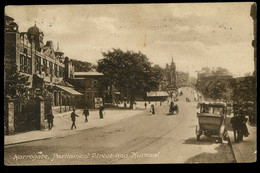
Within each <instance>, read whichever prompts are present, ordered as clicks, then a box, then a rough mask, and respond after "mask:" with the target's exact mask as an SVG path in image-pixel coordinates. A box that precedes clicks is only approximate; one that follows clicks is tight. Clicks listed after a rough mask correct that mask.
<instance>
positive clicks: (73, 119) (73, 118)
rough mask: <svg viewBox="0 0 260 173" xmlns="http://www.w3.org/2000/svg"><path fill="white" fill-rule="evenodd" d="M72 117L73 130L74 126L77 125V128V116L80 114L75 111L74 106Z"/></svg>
mask: <svg viewBox="0 0 260 173" xmlns="http://www.w3.org/2000/svg"><path fill="white" fill-rule="evenodd" d="M70 117H71V121H72V125H71V130H73V127H75V129H76V128H77V127H76V124H75V121H76V117H79V116H78V115H77V114H76V113H75V109H74V108H73V111H72V113H71V115H70Z"/></svg>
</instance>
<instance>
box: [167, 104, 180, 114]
mask: <svg viewBox="0 0 260 173" xmlns="http://www.w3.org/2000/svg"><path fill="white" fill-rule="evenodd" d="M174 113H175V114H178V113H179V106H178V105H177V104H176V103H175V104H174V102H171V103H170V109H169V114H170V115H173V114H174Z"/></svg>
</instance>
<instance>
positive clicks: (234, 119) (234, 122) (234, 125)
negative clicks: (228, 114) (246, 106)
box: [230, 115, 241, 143]
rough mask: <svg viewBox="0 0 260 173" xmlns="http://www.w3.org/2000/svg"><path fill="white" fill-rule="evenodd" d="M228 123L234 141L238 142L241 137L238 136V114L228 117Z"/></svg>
mask: <svg viewBox="0 0 260 173" xmlns="http://www.w3.org/2000/svg"><path fill="white" fill-rule="evenodd" d="M230 123H231V124H232V129H233V133H234V140H235V143H237V142H239V138H241V137H240V136H241V135H240V127H239V126H240V118H239V116H238V115H234V116H233V117H232V118H231V119H230Z"/></svg>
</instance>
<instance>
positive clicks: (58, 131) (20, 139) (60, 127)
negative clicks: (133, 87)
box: [4, 106, 144, 146]
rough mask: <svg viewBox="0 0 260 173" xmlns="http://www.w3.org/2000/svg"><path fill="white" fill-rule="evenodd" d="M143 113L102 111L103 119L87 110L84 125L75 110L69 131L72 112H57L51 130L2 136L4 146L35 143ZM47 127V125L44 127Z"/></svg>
mask: <svg viewBox="0 0 260 173" xmlns="http://www.w3.org/2000/svg"><path fill="white" fill-rule="evenodd" d="M142 111H144V108H140V106H139V107H138V108H137V109H135V110H130V109H126V110H116V109H105V110H104V111H103V113H104V118H103V119H100V118H99V112H98V110H89V113H90V115H89V116H88V122H87V123H85V116H84V115H82V112H83V110H82V109H79V110H76V111H75V112H76V114H77V115H79V117H76V126H77V129H74V130H71V124H72V122H71V119H70V114H71V112H72V111H67V112H64V113H59V112H58V111H53V114H54V120H53V121H54V123H53V124H54V125H53V128H52V129H51V130H49V129H48V128H46V129H42V130H35V131H29V132H23V133H17V134H13V135H5V136H4V145H5V146H8V145H13V144H19V143H25V142H30V141H37V140H43V139H49V138H57V137H64V136H67V135H71V134H75V133H78V132H79V131H81V130H85V129H90V128H95V127H102V126H106V125H110V124H113V123H116V122H118V121H120V120H124V119H127V118H130V117H132V116H134V115H137V114H139V113H141V112H142ZM46 127H47V125H46Z"/></svg>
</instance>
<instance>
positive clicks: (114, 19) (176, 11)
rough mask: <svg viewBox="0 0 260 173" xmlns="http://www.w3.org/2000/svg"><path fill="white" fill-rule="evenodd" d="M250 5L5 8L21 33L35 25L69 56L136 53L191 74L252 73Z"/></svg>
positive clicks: (92, 57)
mask: <svg viewBox="0 0 260 173" xmlns="http://www.w3.org/2000/svg"><path fill="white" fill-rule="evenodd" d="M251 4H252V3H248V2H247V3H195V4H193V3H187V4H185V3H173V4H113V5H112V4H111V5H108V4H106V5H63V6H61V5H49V6H46V5H44V6H40V5H37V6H7V7H6V8H5V12H6V14H7V15H9V16H11V17H13V18H14V19H15V22H16V23H17V24H18V25H19V31H20V32H25V31H27V30H28V28H29V27H31V26H33V25H34V24H35V22H36V25H37V26H38V27H39V28H40V29H41V30H42V31H43V33H44V42H46V41H48V40H52V41H53V42H54V44H55V49H56V48H57V42H59V45H60V49H61V50H62V51H63V52H64V53H65V55H66V56H68V57H70V58H72V59H79V60H83V61H88V62H91V63H93V64H96V63H97V60H98V59H101V58H102V54H101V52H102V51H108V50H111V48H120V49H122V50H133V51H141V52H142V53H144V54H145V55H147V57H148V58H149V60H150V61H151V62H152V63H153V64H158V65H160V66H161V67H165V66H166V63H170V62H171V59H172V58H173V60H174V62H175V63H176V66H177V70H178V71H188V72H190V75H191V76H196V71H197V70H200V69H201V67H204V66H208V67H210V68H212V67H218V66H221V67H224V68H227V69H228V70H229V71H230V72H231V73H233V75H243V74H244V73H246V72H253V70H254V62H253V47H252V46H251V42H252V40H253V20H252V18H251V16H250V7H251Z"/></svg>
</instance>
